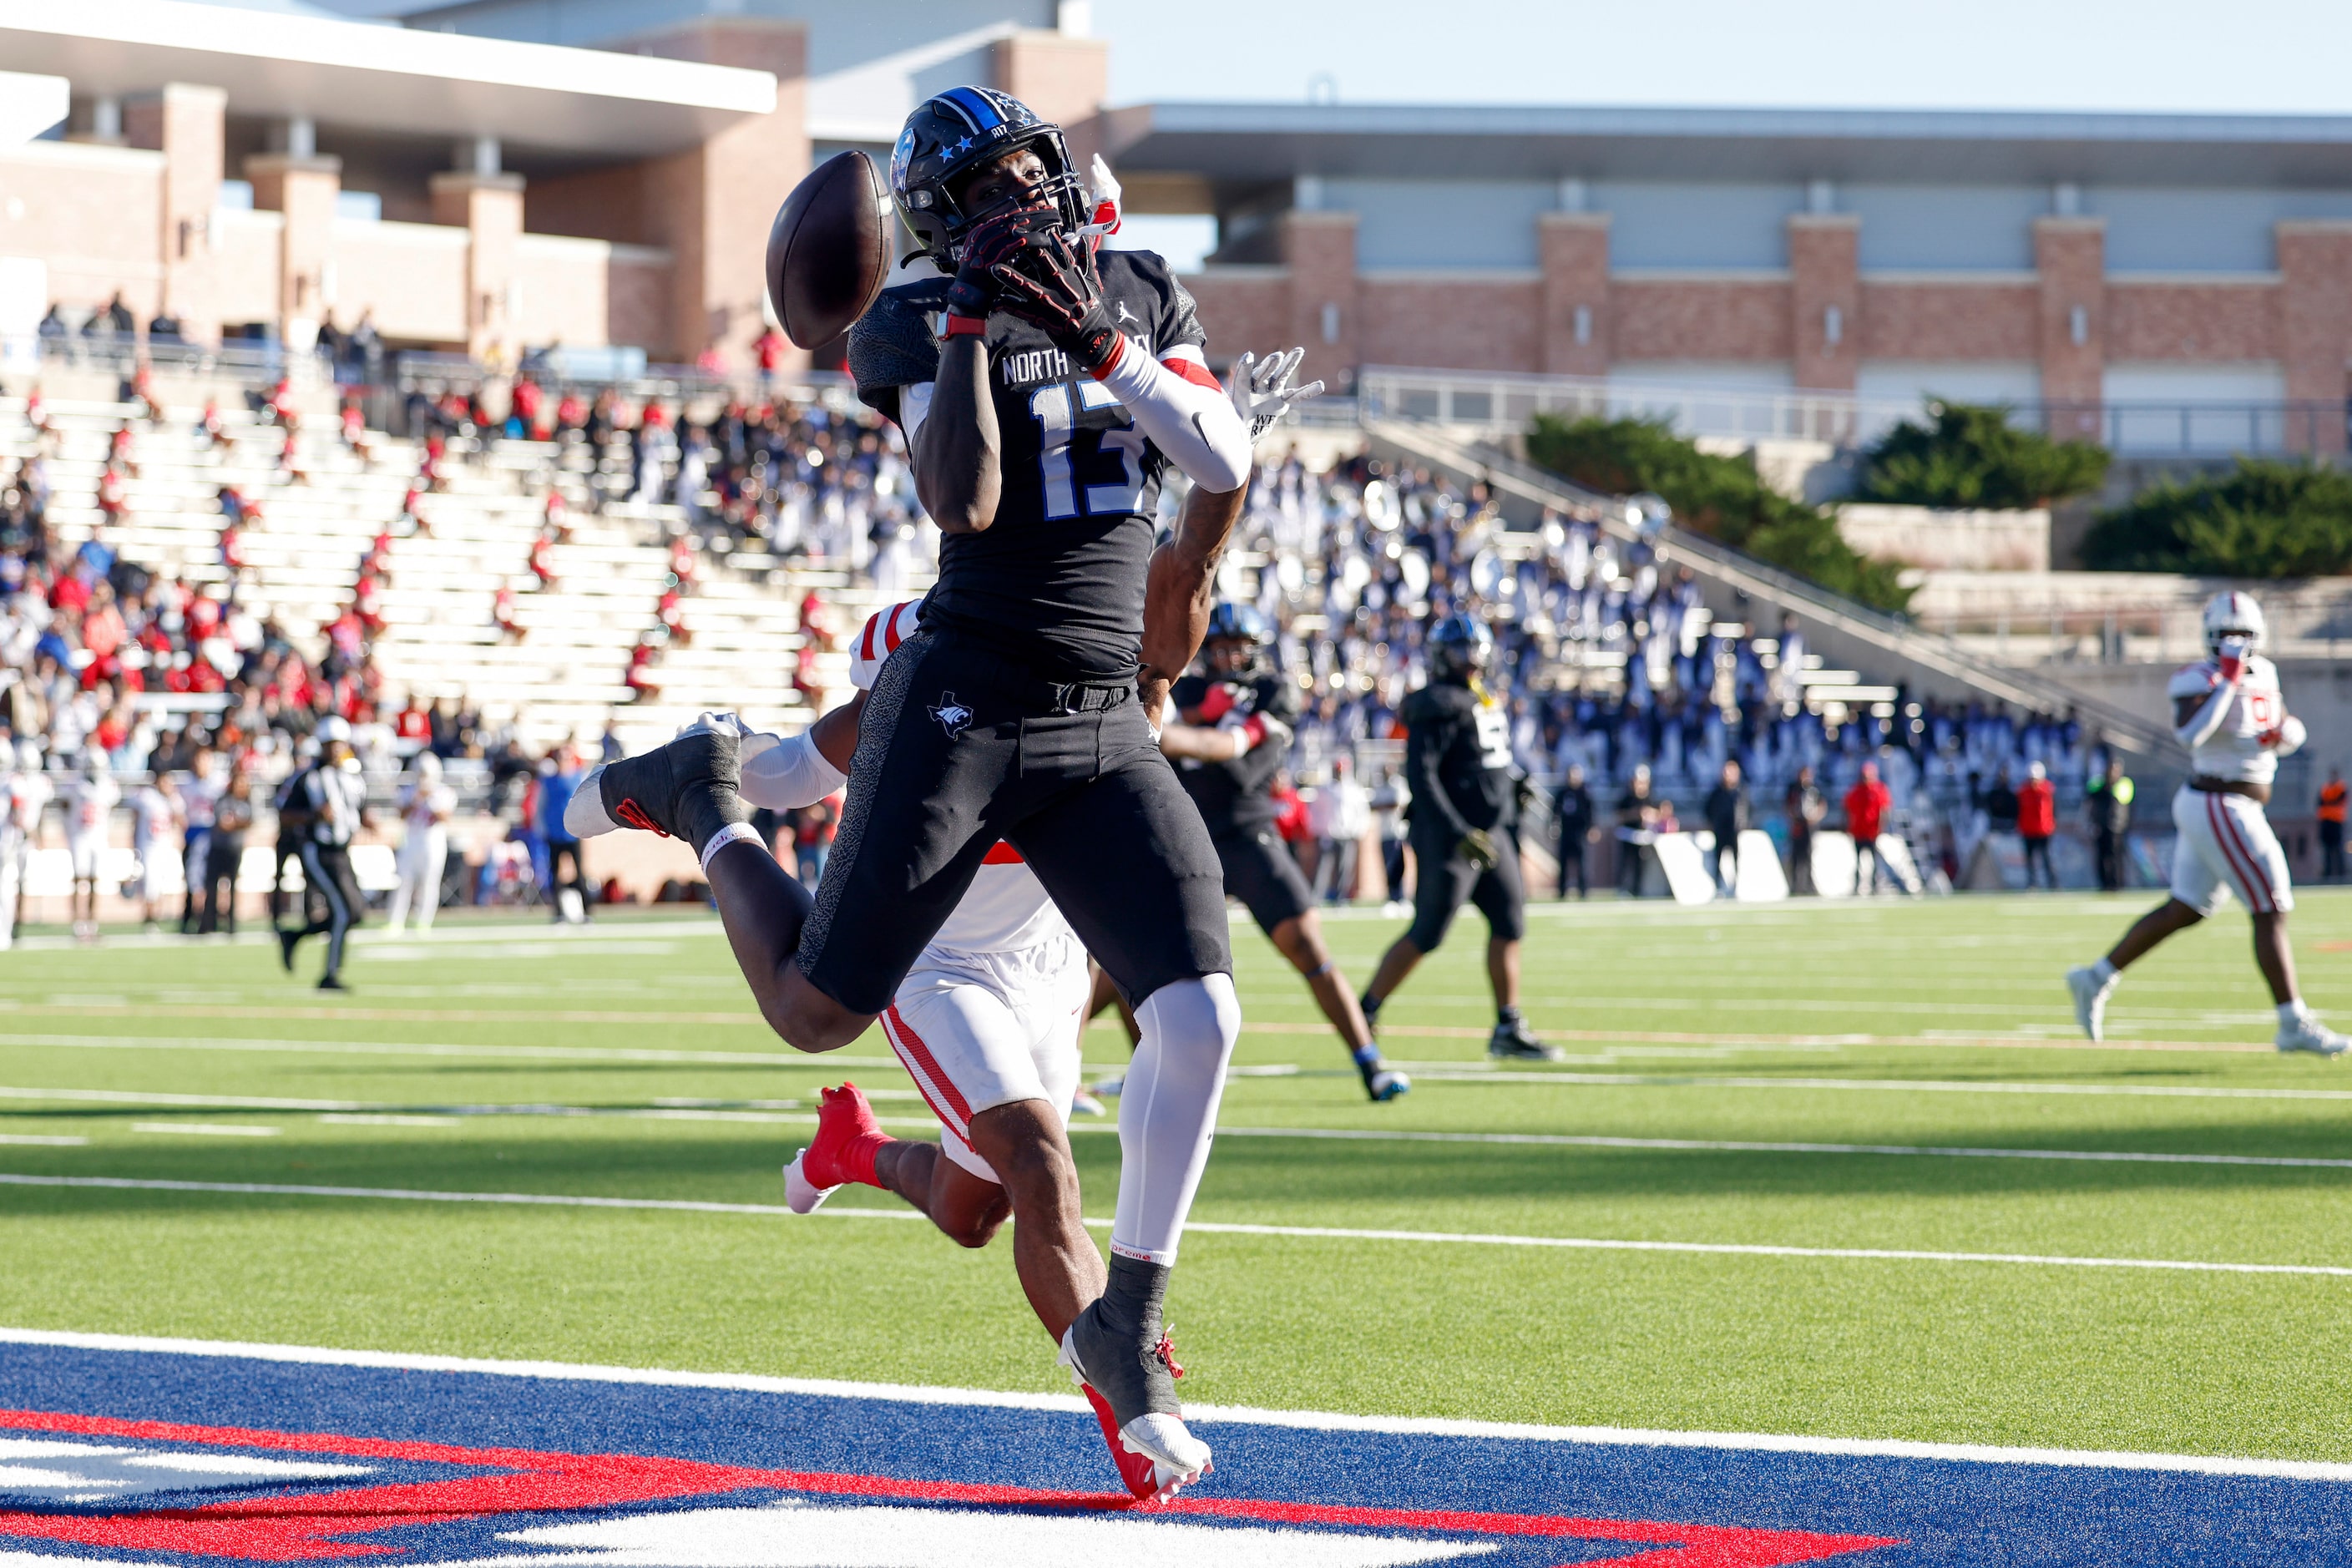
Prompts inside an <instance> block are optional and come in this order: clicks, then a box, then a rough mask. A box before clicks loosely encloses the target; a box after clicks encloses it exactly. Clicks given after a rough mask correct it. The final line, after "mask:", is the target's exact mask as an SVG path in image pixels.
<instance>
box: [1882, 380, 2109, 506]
mask: <svg viewBox="0 0 2352 1568" xmlns="http://www.w3.org/2000/svg"><path fill="white" fill-rule="evenodd" d="M1929 411H1930V413H1931V414H1932V415H1933V416H1934V418H1935V425H1934V426H1933V427H1927V426H1918V425H1914V424H1912V423H1910V422H1909V421H1907V420H1906V421H1905V422H1904V423H1903V424H1900V425H1897V426H1895V428H1894V429H1892V430H1890V431H1888V432H1887V433H1886V435H1885V438H1884V439H1882V440H1881V441H1880V442H1879V443H1878V445H1876V446H1875V447H1872V448H1871V449H1870V450H1869V451H1868V452H1867V453H1865V454H1864V457H1863V468H1862V482H1861V487H1860V489H1858V490H1857V491H1856V492H1855V498H1854V499H1856V500H1868V501H1890V502H1893V503H1895V505H1898V506H1937V507H1957V508H1962V509H1969V510H1973V509H1977V508H1991V509H2000V510H2014V509H2019V508H2025V507H2039V506H2048V505H2049V504H2050V503H2051V502H2052V501H2055V500H2064V499H2066V498H2067V497H2068V496H2078V495H2086V494H2088V493H2089V492H2091V491H2093V490H2095V489H2098V488H2099V486H2100V485H2101V484H2103V483H2104V482H2105V479H2106V477H2107V452H2106V448H2105V447H2096V446H2093V445H2092V444H2091V443H2090V442H2088V441H2053V440H2052V439H2050V437H2047V436H2042V435H2039V434H2037V433H2036V432H2034V431H2032V430H2021V429H2019V428H2017V427H2016V426H2013V425H2011V423H2010V422H2009V410H2007V409H2006V408H2000V407H1996V406H1988V405H1983V404H1975V403H1941V402H1938V403H1932V404H1930V405H1929Z"/></svg>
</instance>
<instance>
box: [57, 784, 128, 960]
mask: <svg viewBox="0 0 2352 1568" xmlns="http://www.w3.org/2000/svg"><path fill="white" fill-rule="evenodd" d="M121 801H122V788H121V785H120V784H116V783H115V782H114V774H113V773H111V772H110V771H109V769H108V767H107V764H106V752H105V751H104V750H103V749H102V748H100V747H98V746H92V747H90V749H89V751H88V752H84V753H83V754H82V763H81V771H80V772H79V773H68V775H67V776H66V782H65V785H64V787H63V788H61V789H59V790H58V805H59V806H61V807H62V808H63V809H64V812H65V818H66V857H67V858H68V859H69V860H71V861H72V862H73V886H72V889H70V891H69V892H68V895H67V898H66V911H67V914H68V917H69V918H70V919H71V920H72V921H73V933H74V935H75V937H76V938H78V939H79V940H80V941H82V942H96V941H97V940H98V879H99V875H100V872H101V871H102V870H103V869H104V868H105V864H106V830H107V825H108V823H109V821H110V819H111V818H112V817H113V816H114V808H115V807H116V806H117V805H120V804H121Z"/></svg>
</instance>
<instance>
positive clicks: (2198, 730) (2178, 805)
mask: <svg viewBox="0 0 2352 1568" xmlns="http://www.w3.org/2000/svg"><path fill="white" fill-rule="evenodd" d="M2262 640H2263V609H2262V606H2261V605H2257V604H2255V603H2254V600H2253V596H2252V595H2249V594H2240V593H2234V592H2231V593H2221V594H2216V595H2213V597H2212V598H2210V600H2208V601H2206V605H2205V647H2206V649H2207V657H2205V658H2201V659H2200V660H2198V661H2197V662H2196V663H2195V664H2192V665H2189V666H2187V667H2186V668H2183V669H2181V670H2180V671H2179V673H2178V674H2176V675H2175V676H2173V678H2172V684H2171V686H2170V688H2169V694H2170V696H2171V698H2172V722H2173V725H2174V730H2173V733H2174V734H2175V735H2177V736H2179V740H2180V743H2181V744H2182V745H2184V746H2187V747H2188V748H2189V759H2190V766H2191V767H2192V768H2193V769H2194V776H2193V777H2191V778H2190V779H2189V782H2188V783H2187V784H2183V785H2181V786H2180V789H2179V792H2178V793H2177V794H2175V795H2173V797H2172V825H2173V826H2174V827H2176V828H2178V829H2179V834H2180V837H2179V839H2178V840H2177V841H2176V843H2175V847H2174V848H2173V851H2172V896H2171V897H2170V898H2168V899H2167V900H2165V901H2164V902H2163V903H2161V904H2159V905H2158V906H2157V907H2156V908H2155V909H2153V910H2149V911H2148V912H2147V914H2144V915H2142V916H2141V917H2140V918H2139V919H2138V920H2137V921H2136V922H2134V923H2133V925H2132V928H2131V930H2129V931H2126V932H2124V938H2123V940H2122V941H2121V942H2117V943H2116V945H2115V947H2114V949H2113V950H2112V951H2111V952H2108V954H2107V955H2106V956H2105V958H2102V959H2100V960H2099V961H2098V962H2097V963H2089V964H2084V965H2083V966H2082V967H2081V968H2078V969H2070V970H2068V971H2067V972H2066V989H2067V990H2068V991H2069V992H2070V993H2072V994H2073V996H2074V1019H2075V1021H2076V1022H2077V1023H2079V1024H2081V1025H2082V1026H2083V1032H2084V1034H2086V1035H2088V1036H2089V1037H2091V1038H2093V1039H2095V1040H2096V1039H2102V1038H2104V1037H2105V1034H2106V1013H2107V998H2108V997H2110V996H2112V995H2114V994H2115V989H2116V978H2117V977H2118V975H2119V974H2120V973H2121V972H2122V971H2123V970H2125V969H2126V968H2128V967H2129V966H2130V965H2131V964H2132V963H2134V962H2136V961H2137V960H2138V959H2139V958H2141V957H2143V956H2145V955H2146V954H2147V952H2150V951H2151V950H2152V949H2154V948H2155V947H2156V946H2157V944H2158V943H2159V942H2163V941H2164V939H2165V938H2167V937H2168V936H2170V935H2172V934H2173V933H2174V932H2175V931H2186V930H2188V929H2189V927H2190V926H2193V925H2195V924H2196V923H2197V922H2198V921H2201V920H2203V919H2204V918H2205V917H2206V916H2208V915H2210V914H2211V913H2212V912H2213V911H2214V910H2218V909H2220V908H2221V899H2222V895H2223V894H2224V892H2234V893H2236V894H2237V895H2238V897H2239V898H2240V899H2242V900H2244V901H2245V905H2246V909H2247V911H2248V912H2249V913H2251V914H2252V916H2253V921H2254V963H2255V964H2256V966H2257V967H2259V968H2260V969H2261V970H2262V972H2263V979H2264V980H2265V981H2267V982H2269V983H2270V988H2271V1000H2272V1001H2273V1002H2275V1003H2277V1004H2278V1034H2277V1036H2276V1037H2275V1038H2274V1043H2275V1044H2276V1045H2277V1047H2278V1048H2279V1049H2280V1050H2282V1051H2310V1052H2312V1053H2314V1054H2315V1055H2317V1056H2323V1057H2340V1056H2342V1055H2343V1054H2344V1051H2345V1048H2346V1047H2347V1045H2352V1041H2347V1040H2346V1039H2345V1037H2343V1036H2342V1035H2339V1034H2337V1033H2336V1031H2335V1030H2333V1029H2331V1028H2329V1027H2328V1026H2326V1025H2325V1024H2323V1023H2321V1022H2320V1021H2319V1019H2318V1017H2317V1016H2316V1015H2315V1014H2314V1013H2313V1012H2312V1011H2311V1009H2310V1008H2308V1007H2306V1006H2305V1005H2304V1003H2303V996H2302V994H2301V992H2300V991H2299V990H2298V989H2297V988H2296V985H2295V976H2294V950H2293V949H2292V948H2290V947H2289V946H2288V945H2287V937H2286V917H2287V911H2288V910H2292V909H2294V889H2292V888H2290V887H2289V885H2288V881H2287V867H2286V851H2285V850H2284V849H2282V848H2280V847H2279V841H2278V836H2277V835H2276V834H2273V832H2272V831H2271V825H2270V818H2269V817H2268V816H2264V815H2263V806H2264V805H2267V804H2268V803H2269V801H2270V798H2271V781H2272V780H2273V779H2274V778H2276V777H2277V776H2278V760H2279V759H2280V758H2281V757H2284V756H2290V755H2292V754H2294V752H2295V751H2297V750H2298V749H2300V748H2301V746H2302V745H2303V742H2304V739H2305V734H2304V728H2303V721H2302V720H2300V719H2297V718H2295V717H2294V715H2293V714H2291V713H2289V712H2288V711H2287V710H2286V699H2285V697H2284V695H2282V694H2281V692H2280V691H2279V681H2278V668H2277V667H2276V666H2274V665H2273V664H2272V663H2271V661H2270V660H2269V659H2267V658H2263V657H2262V655H2261V653H2260V652H2258V651H2257V650H2258V649H2259V648H2260V647H2261V646H2262Z"/></svg>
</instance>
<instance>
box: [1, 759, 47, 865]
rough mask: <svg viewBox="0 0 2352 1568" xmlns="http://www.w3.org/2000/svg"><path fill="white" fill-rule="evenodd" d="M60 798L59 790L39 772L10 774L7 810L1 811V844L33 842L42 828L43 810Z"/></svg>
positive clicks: (19, 844)
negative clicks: (58, 796) (58, 795)
mask: <svg viewBox="0 0 2352 1568" xmlns="http://www.w3.org/2000/svg"><path fill="white" fill-rule="evenodd" d="M56 798H57V790H56V789H55V787H54V786H52V785H51V784H50V783H49V781H48V780H47V778H45V777H44V776H42V775H41V774H39V773H23V772H18V773H10V774H9V775H8V796H7V802H6V805H7V810H6V811H5V813H0V844H10V845H15V846H18V847H22V846H24V845H27V844H29V843H31V842H32V840H33V837H34V836H35V835H36V834H37V833H38V832H39V831H40V827H41V813H42V812H44V811H46V810H47V809H48V805H49V802H50V801H52V800H54V799H56Z"/></svg>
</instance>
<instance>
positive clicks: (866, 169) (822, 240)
mask: <svg viewBox="0 0 2352 1568" xmlns="http://www.w3.org/2000/svg"><path fill="white" fill-rule="evenodd" d="M891 227H892V218H891V213H890V195H889V192H888V191H887V190H886V189H884V187H883V184H882V176H881V173H880V171H878V170H877V169H876V168H875V166H874V160H873V159H871V158H869V157H867V156H866V154H865V153H859V152H855V151H853V152H848V153H841V154H840V155H838V156H837V157H833V158H828V159H827V160H825V161H824V163H820V164H818V165H817V166H816V167H815V168H814V169H813V170H811V171H810V172H809V174H808V177H807V178H806V179H804V180H803V181H802V182H801V183H800V184H797V185H795V186H793V194H792V195H789V196H786V197H785V198H784V205H783V206H782V208H781V209H779V210H778V212H777V214H776V222H775V226H774V227H772V228H771V229H770V230H769V231H768V300H769V302H770V304H772V306H773V307H774V308H775V312H776V320H777V321H779V322H781V323H782V326H783V329H784V336H786V337H788V338H790V339H792V340H793V342H794V343H797V344H798V345H799V346H801V347H802V348H804V349H813V348H815V347H817V346H818V345H819V344H822V343H827V342H832V341H833V340H834V339H835V338H837V337H839V336H840V335H841V334H842V333H844V332H845V331H848V330H849V328H850V323H852V322H854V321H856V320H857V318H858V317H860V316H862V315H864V314H865V313H866V307H867V306H869V305H871V304H873V303H874V297H875V296H876V295H877V294H879V293H880V292H881V291H882V282H883V279H885V278H887V277H888V276H889V271H890V230H891Z"/></svg>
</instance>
